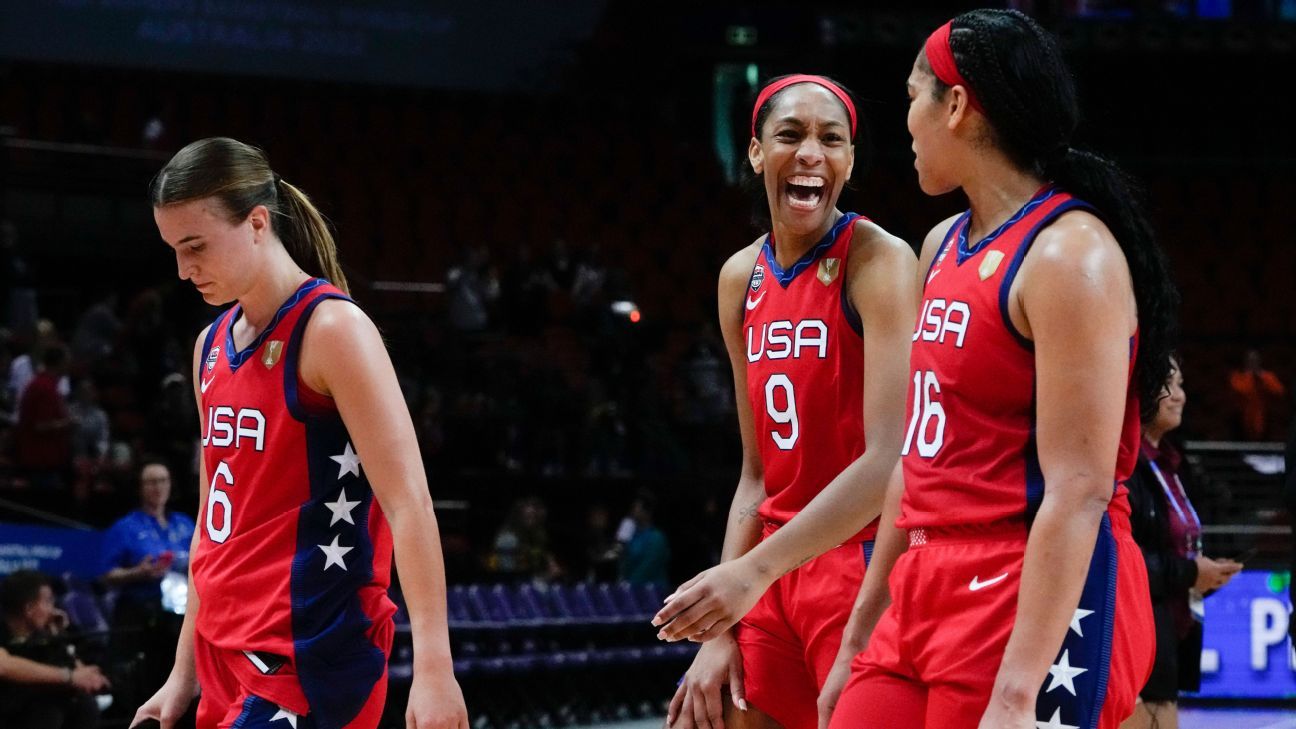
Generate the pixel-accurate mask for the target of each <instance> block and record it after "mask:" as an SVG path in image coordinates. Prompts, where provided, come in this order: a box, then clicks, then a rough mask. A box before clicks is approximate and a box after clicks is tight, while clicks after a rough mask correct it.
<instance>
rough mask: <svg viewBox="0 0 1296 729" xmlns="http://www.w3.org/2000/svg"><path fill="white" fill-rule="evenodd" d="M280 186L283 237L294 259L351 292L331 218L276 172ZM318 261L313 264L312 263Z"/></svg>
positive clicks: (303, 266) (281, 232)
mask: <svg viewBox="0 0 1296 729" xmlns="http://www.w3.org/2000/svg"><path fill="white" fill-rule="evenodd" d="M275 182H276V184H277V185H278V187H279V191H280V193H281V194H280V201H281V202H282V203H283V210H282V214H283V216H284V217H285V218H287V220H285V221H284V223H285V224H284V226H283V228H282V230H281V231H280V235H279V238H280V240H282V241H283V242H284V245H286V246H287V247H288V252H289V253H290V254H292V257H293V260H294V261H297V263H298V264H299V265H301V266H302V268H305V269H306V270H307V271H311V269H312V268H314V269H316V270H315V271H311V272H312V273H317V274H318V275H320V276H323V277H324V278H326V279H328V280H329V281H330V282H331V283H332V284H333V285H334V286H336V287H338V288H339V289H342V291H343V292H344V293H347V294H350V293H351V290H350V289H349V288H348V287H347V280H346V274H344V273H342V265H341V264H340V263H338V252H337V244H336V243H335V242H334V241H333V232H332V231H331V230H329V226H328V222H327V221H325V220H324V216H323V215H321V214H320V211H319V209H318V208H316V207H315V204H314V203H312V202H311V200H310V198H309V197H307V196H306V193H304V192H302V191H301V190H300V189H298V188H297V187H296V186H295V185H291V184H289V183H288V182H286V181H284V180H283V179H281V178H280V177H279V176H278V175H275ZM312 262H313V263H314V264H315V265H314V266H312V265H310V263H312Z"/></svg>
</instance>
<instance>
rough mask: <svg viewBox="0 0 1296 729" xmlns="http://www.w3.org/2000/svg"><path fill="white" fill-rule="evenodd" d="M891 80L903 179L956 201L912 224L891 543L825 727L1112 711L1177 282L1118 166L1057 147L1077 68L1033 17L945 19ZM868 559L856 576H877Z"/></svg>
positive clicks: (1145, 622)
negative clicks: (921, 232)
mask: <svg viewBox="0 0 1296 729" xmlns="http://www.w3.org/2000/svg"><path fill="white" fill-rule="evenodd" d="M908 90H909V97H910V107H909V117H908V126H909V131H910V133H911V134H912V136H913V149H914V152H915V155H916V157H917V159H916V162H915V166H916V167H917V170H918V177H919V183H920V185H921V186H922V189H923V191H924V192H926V193H927V194H929V195H939V194H944V193H946V192H950V191H952V190H955V189H961V190H962V191H963V193H964V194H965V195H967V197H968V200H969V202H970V210H968V211H967V212H965V213H963V214H961V215H958V216H956V217H954V218H951V219H949V220H946V221H945V222H943V223H941V224H940V225H938V226H937V227H936V228H934V229H933V230H932V231H931V233H930V234H929V235H928V236H927V239H926V240H925V242H924V244H923V251H922V255H921V259H920V266H919V269H920V270H921V271H923V272H924V283H925V288H924V291H923V296H922V299H923V301H922V314H921V315H920V317H919V319H918V325H917V331H916V332H915V333H914V347H913V356H912V358H913V373H912V387H913V390H912V392H911V393H910V401H909V402H910V409H911V412H910V420H909V424H908V428H907V434H906V437H905V442H904V447H903V456H902V457H903V465H904V483H903V487H902V488H903V496H902V500H901V504H900V508H899V512H900V514H899V520H898V522H897V526H898V527H899V529H902V530H906V531H907V534H906V536H907V545H908V550H907V551H905V552H904V554H903V555H901V556H900V557H899V559H898V561H896V562H895V566H894V570H893V571H892V573H891V575H890V585H891V594H890V595H889V597H890V600H891V604H890V607H888V608H887V609H886V611H885V613H884V614H882V616H881V619H880V621H878V622H877V623H876V627H873V621H875V620H877V611H876V610H872V609H862V610H860V611H857V612H856V613H855V614H854V615H853V616H852V621H853V624H852V630H853V631H854V632H855V633H857V634H859V635H868V636H869V637H868V647H867V649H866V650H865V652H864V653H863V654H861V655H860V656H859V657H858V658H855V662H854V665H853V667H852V668H853V670H852V672H851V675H850V679H849V682H848V683H847V684H846V688H845V690H844V692H843V693H842V694H841V697H840V700H839V701H836V702H835V703H836V710H835V712H834V713H833V715H832V726H833V727H840V728H842V729H846V728H847V727H849V728H851V729H856V728H862V727H886V728H887V729H919V728H923V727H926V728H928V729H932V728H934V727H941V728H942V729H959V728H962V727H966V728H969V729H970V728H972V727H980V729H1039V728H1041V727H1043V728H1047V729H1063V728H1066V727H1070V728H1071V729H1077V728H1079V727H1084V728H1085V729H1094V728H1095V727H1100V728H1111V729H1115V727H1117V726H1118V724H1119V723H1120V721H1121V720H1122V719H1124V718H1125V717H1126V716H1128V715H1129V714H1130V712H1131V711H1132V710H1133V707H1134V702H1135V697H1136V695H1137V693H1138V690H1139V688H1140V687H1142V686H1143V683H1144V681H1145V680H1146V678H1147V676H1148V673H1149V671H1150V669H1151V666H1152V656H1153V650H1154V645H1153V629H1152V628H1153V626H1152V615H1151V607H1150V605H1149V601H1148V593H1147V575H1146V571H1145V569H1144V566H1143V560H1142V558H1141V555H1140V554H1139V551H1138V546H1137V545H1136V544H1135V543H1134V541H1133V538H1132V537H1131V534H1130V527H1129V518H1128V517H1129V506H1128V503H1127V500H1126V489H1125V487H1124V485H1123V484H1122V482H1123V481H1124V480H1125V479H1127V478H1128V477H1129V475H1130V473H1131V469H1132V467H1133V465H1134V460H1135V457H1136V454H1137V451H1138V443H1139V404H1140V402H1141V403H1143V404H1145V405H1147V406H1153V407H1154V406H1155V403H1156V400H1157V395H1158V393H1159V392H1160V390H1161V387H1162V384H1163V383H1164V381H1165V377H1166V370H1167V363H1168V362H1169V361H1170V360H1169V357H1168V354H1169V349H1170V341H1171V330H1172V323H1173V322H1172V314H1171V312H1172V310H1173V308H1174V306H1175V302H1176V293H1175V291H1174V288H1173V286H1172V285H1171V284H1170V282H1169V279H1168V275H1167V272H1166V268H1165V264H1164V259H1163V256H1162V254H1161V252H1160V250H1159V248H1158V247H1157V245H1156V243H1155V241H1154V240H1153V236H1152V232H1151V228H1150V226H1149V224H1148V222H1147V219H1146V218H1145V217H1144V214H1143V213H1142V211H1141V209H1140V208H1139V206H1138V205H1137V203H1136V201H1135V197H1134V194H1133V192H1132V190H1131V188H1130V186H1129V183H1128V182H1127V180H1126V178H1125V177H1124V176H1123V175H1122V174H1121V173H1120V171H1119V170H1118V169H1117V168H1116V167H1115V166H1114V165H1113V164H1112V163H1110V162H1108V161H1106V160H1104V159H1102V158H1100V157H1097V156H1094V155H1092V154H1088V153H1085V152H1079V151H1076V150H1074V149H1072V148H1071V147H1070V146H1069V144H1070V140H1071V136H1072V132H1073V131H1074V129H1075V127H1076V123H1077V117H1078V111H1077V104H1076V93H1075V88H1074V86H1073V84H1072V81H1071V75H1070V73H1069V72H1068V70H1067V68H1066V66H1065V65H1064V63H1063V60H1062V57H1061V54H1060V53H1059V51H1058V48H1057V45H1056V43H1055V42H1054V40H1053V39H1052V37H1050V36H1049V35H1048V34H1047V33H1046V32H1045V31H1043V30H1042V29H1041V28H1040V27H1039V26H1038V25H1037V24H1036V23H1035V22H1034V21H1033V20H1031V19H1030V18H1028V17H1026V16H1025V15H1023V14H1021V13H1019V12H1016V11H1010V10H975V11H972V12H969V13H965V14H963V15H960V16H959V17H957V18H955V19H954V20H953V21H952V22H950V23H947V24H946V25H944V26H942V27H941V28H939V29H937V30H936V32H934V33H933V34H932V35H931V37H930V38H929V39H928V40H927V43H926V46H925V48H924V51H923V52H922V53H920V54H919V56H918V59H917V61H916V62H915V64H914V67H913V70H912V72H911V74H910V76H909V80H908ZM891 529H892V528H891V527H890V526H888V530H889V531H890V530H891ZM883 541H888V540H883ZM881 571H882V570H881V568H879V569H878V570H877V571H875V572H874V573H873V577H874V578H875V579H874V580H871V581H870V585H869V586H866V587H865V588H864V592H865V593H867V592H868V591H869V590H870V588H873V589H885V588H884V583H883V582H882V581H881V580H880V579H876V578H880V577H882V576H883V575H882V574H881ZM860 602H861V603H862V604H866V605H873V606H876V605H878V604H881V603H883V602H885V600H879V599H876V598H871V597H868V596H867V595H865V596H862V597H861V600H860ZM850 650H851V648H849V647H847V648H843V656H842V658H841V659H840V660H839V662H838V664H837V665H836V666H835V667H834V678H837V677H838V676H841V675H844V673H845V671H844V670H843V667H844V665H845V664H846V662H847V661H849V660H850V659H851V658H852V656H850V655H849V651H850ZM830 685H831V684H830ZM831 690H834V689H831V688H830V689H829V691H831ZM826 693H827V691H826ZM825 700H826V701H825V702H826V703H828V704H832V703H834V701H833V699H832V697H830V696H825Z"/></svg>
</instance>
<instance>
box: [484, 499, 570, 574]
mask: <svg viewBox="0 0 1296 729" xmlns="http://www.w3.org/2000/svg"><path fill="white" fill-rule="evenodd" d="M547 516H548V514H547V512H546V510H545V506H544V502H543V501H541V500H540V499H539V498H537V497H534V496H531V497H527V498H523V499H518V500H517V501H516V502H514V503H513V508H512V509H510V510H509V515H508V517H507V518H506V519H505V520H504V525H503V526H502V527H500V530H499V531H498V532H497V533H496V534H495V545H494V549H493V550H492V552H491V556H490V568H491V571H492V572H497V573H500V574H503V575H511V576H515V577H522V578H529V579H535V580H541V581H547V580H552V579H554V578H556V577H558V576H559V574H561V572H562V570H561V568H560V567H559V566H558V562H557V560H555V559H554V556H553V553H552V552H551V551H550V550H549V530H548V527H547V525H546V524H545V520H546V518H547Z"/></svg>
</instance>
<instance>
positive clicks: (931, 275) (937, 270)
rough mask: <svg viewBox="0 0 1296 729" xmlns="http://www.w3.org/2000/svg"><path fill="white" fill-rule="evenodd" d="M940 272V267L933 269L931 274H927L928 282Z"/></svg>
mask: <svg viewBox="0 0 1296 729" xmlns="http://www.w3.org/2000/svg"><path fill="white" fill-rule="evenodd" d="M938 273H940V269H939V268H938V269H936V270H935V271H932V272H931V274H929V275H928V276H927V283H931V280H932V279H934V278H936V274H938Z"/></svg>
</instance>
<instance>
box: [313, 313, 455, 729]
mask: <svg viewBox="0 0 1296 729" xmlns="http://www.w3.org/2000/svg"><path fill="white" fill-rule="evenodd" d="M301 357H302V364H301V377H302V379H303V380H304V382H305V383H306V384H307V385H308V386H310V387H311V388H312V389H315V390H316V391H318V392H320V393H322V394H324V395H328V396H329V397H332V398H333V400H334V402H335V403H336V404H337V409H338V412H339V413H340V414H341V416H342V421H343V422H344V423H345V424H346V427H347V432H348V433H350V435H351V439H352V442H353V443H354V444H355V447H356V452H357V453H358V454H359V456H360V463H361V468H363V469H364V471H365V473H366V474H367V475H368V477H369V483H370V485H371V486H372V487H373V491H374V496H375V497H376V498H377V499H378V503H379V504H380V505H381V506H382V509H383V514H384V515H385V516H386V517H387V520H388V522H389V523H390V524H391V530H392V539H393V542H394V545H395V557H396V567H397V569H398V570H399V572H400V579H401V585H402V587H403V591H404V594H405V600H406V603H407V608H408V610H409V616H410V627H411V630H412V637H413V644H414V646H413V647H414V683H413V686H412V688H411V690H410V701H409V710H408V712H407V714H406V716H407V722H409V724H410V726H417V727H419V728H420V729H422V728H423V727H438V728H439V727H467V725H468V716H467V710H466V709H465V708H464V701H463V695H462V694H461V693H460V690H459V685H458V684H457V683H456V682H455V679H454V667H453V664H452V662H451V658H450V636H449V629H448V625H447V613H446V583H445V565H444V563H443V562H442V558H441V539H440V534H439V532H438V530H437V520H436V515H435V513H433V510H432V497H431V495H430V494H429V492H428V484H427V477H426V475H425V474H424V472H423V462H422V459H421V458H420V456H419V448H418V440H417V438H416V437H415V434H414V423H413V422H412V421H411V420H410V415H409V411H408V410H407V409H406V406H405V399H404V398H403V397H402V395H401V391H400V386H399V384H398V383H397V380H396V371H395V369H394V368H393V367H392V363H391V359H390V358H389V357H388V355H387V347H386V346H385V345H384V343H383V340H382V336H381V335H380V334H379V333H378V328H377V327H375V326H374V324H373V322H372V321H370V320H369V317H367V316H365V314H364V312H362V311H360V309H359V308H358V307H357V306H355V305H354V304H352V303H350V302H347V301H342V300H327V301H324V302H323V303H321V304H319V306H318V307H317V308H316V310H315V313H314V315H313V316H312V317H311V318H310V320H309V322H308V323H307V325H306V332H305V335H304V336H303V342H302V353H301Z"/></svg>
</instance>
